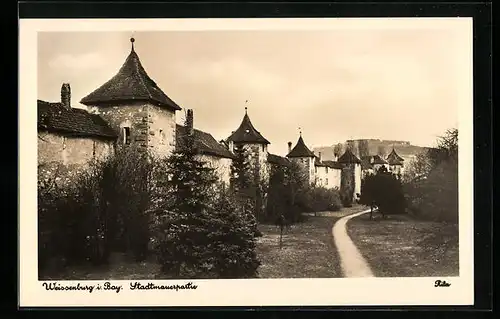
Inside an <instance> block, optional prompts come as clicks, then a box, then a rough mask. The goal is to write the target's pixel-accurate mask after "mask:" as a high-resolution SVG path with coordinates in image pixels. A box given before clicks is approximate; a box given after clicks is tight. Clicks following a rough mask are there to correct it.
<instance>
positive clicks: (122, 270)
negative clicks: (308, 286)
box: [40, 205, 364, 280]
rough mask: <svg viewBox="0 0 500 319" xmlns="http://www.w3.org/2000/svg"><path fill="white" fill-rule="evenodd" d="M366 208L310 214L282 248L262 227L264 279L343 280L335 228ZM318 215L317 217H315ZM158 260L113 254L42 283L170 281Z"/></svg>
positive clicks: (275, 234) (270, 229)
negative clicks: (100, 262) (106, 259)
mask: <svg viewBox="0 0 500 319" xmlns="http://www.w3.org/2000/svg"><path fill="white" fill-rule="evenodd" d="M362 209H364V208H363V206H358V205H356V206H353V207H350V208H344V209H342V210H341V211H338V212H321V213H317V214H307V215H309V216H308V219H307V220H306V221H305V222H303V223H299V224H296V225H292V226H291V227H290V228H289V229H288V233H285V234H284V236H283V247H282V249H280V247H279V228H278V227H276V226H274V225H259V229H260V231H261V232H262V234H263V236H262V237H259V238H257V256H258V258H259V260H260V261H261V266H260V267H259V270H258V271H259V277H260V278H334V277H341V272H340V265H339V258H338V254H337V250H336V248H335V246H334V243H333V238H332V227H333V224H334V223H335V222H336V221H337V220H338V219H339V218H341V217H343V216H345V215H348V214H350V213H354V212H358V211H361V210H362ZM315 215H316V216H315ZM159 270H160V266H159V264H158V263H157V262H155V260H154V259H152V260H149V261H146V262H141V263H139V262H132V261H128V260H127V258H125V257H124V256H123V255H122V254H113V256H112V257H111V261H110V264H109V265H107V266H102V267H91V266H80V267H71V268H65V269H64V270H59V271H52V272H46V273H44V274H41V275H40V280H141V279H142V280H147V279H151V280H153V279H170V278H169V277H166V276H164V275H160V272H159Z"/></svg>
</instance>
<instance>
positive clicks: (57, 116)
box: [37, 100, 117, 139]
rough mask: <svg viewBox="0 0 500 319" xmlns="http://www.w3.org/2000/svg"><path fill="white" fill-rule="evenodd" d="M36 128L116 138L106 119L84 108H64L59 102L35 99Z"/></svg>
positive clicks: (73, 134)
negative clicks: (36, 108)
mask: <svg viewBox="0 0 500 319" xmlns="http://www.w3.org/2000/svg"><path fill="white" fill-rule="evenodd" d="M37 107H38V110H37V113H38V129H39V130H44V131H51V132H59V133H61V134H64V135H67V136H97V137H103V138H108V139H116V137H117V135H116V133H115V132H114V131H113V130H112V129H111V128H110V127H109V125H108V124H107V123H106V121H105V120H104V119H103V118H102V117H100V116H99V115H96V114H90V113H88V112H87V111H86V110H83V109H77V108H71V109H67V108H65V107H64V106H63V105H62V104H61V103H51V102H46V101H42V100H38V101H37Z"/></svg>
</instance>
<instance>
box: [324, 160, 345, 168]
mask: <svg viewBox="0 0 500 319" xmlns="http://www.w3.org/2000/svg"><path fill="white" fill-rule="evenodd" d="M323 164H325V165H326V166H327V167H329V168H335V169H342V164H341V163H339V162H335V161H323Z"/></svg>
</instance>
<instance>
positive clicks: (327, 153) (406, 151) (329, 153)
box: [313, 139, 429, 163]
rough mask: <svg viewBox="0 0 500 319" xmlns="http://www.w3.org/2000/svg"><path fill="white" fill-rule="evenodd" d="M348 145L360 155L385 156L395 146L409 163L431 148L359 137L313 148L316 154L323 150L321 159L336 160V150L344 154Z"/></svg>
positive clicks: (404, 142) (406, 142)
mask: <svg viewBox="0 0 500 319" xmlns="http://www.w3.org/2000/svg"><path fill="white" fill-rule="evenodd" d="M348 145H351V146H352V147H351V150H352V151H353V153H354V154H356V156H358V157H360V156H365V155H377V154H378V155H383V156H384V158H385V156H387V155H388V154H389V153H390V152H391V150H392V147H393V146H394V149H395V150H396V152H397V153H398V155H399V156H401V157H402V158H403V159H404V160H405V163H408V162H409V161H410V160H411V159H412V158H413V157H414V156H415V155H417V154H418V153H421V152H425V151H427V150H428V149H429V147H422V146H416V145H412V144H411V143H410V142H408V141H395V140H379V139H357V140H347V141H345V142H343V143H338V144H336V145H332V146H321V147H315V148H314V149H313V150H314V154H316V155H319V152H321V160H334V151H335V150H336V149H337V152H338V154H339V155H342V154H343V153H344V151H345V149H346V148H347V146H348ZM360 152H361V153H363V152H365V153H366V152H368V154H360Z"/></svg>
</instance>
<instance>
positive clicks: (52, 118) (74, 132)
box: [37, 83, 117, 186]
mask: <svg viewBox="0 0 500 319" xmlns="http://www.w3.org/2000/svg"><path fill="white" fill-rule="evenodd" d="M37 114H38V147H37V149H38V175H39V180H40V181H44V180H48V179H55V180H56V182H57V183H58V185H60V186H65V185H69V184H70V183H71V182H73V181H74V177H75V176H77V175H78V173H79V172H81V171H82V170H84V169H85V168H86V167H87V166H88V164H89V163H90V162H91V161H93V160H100V159H104V158H106V157H107V156H111V155H112V154H113V153H114V147H115V141H116V137H117V136H116V134H115V132H114V131H113V130H112V129H111V127H110V126H109V125H108V124H107V123H106V121H104V119H102V118H101V117H99V116H98V115H94V114H91V113H88V112H87V111H85V110H82V109H78V108H72V107H71V88H70V86H69V84H67V83H65V84H63V85H62V88H61V101H60V102H46V101H42V100H38V101H37Z"/></svg>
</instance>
